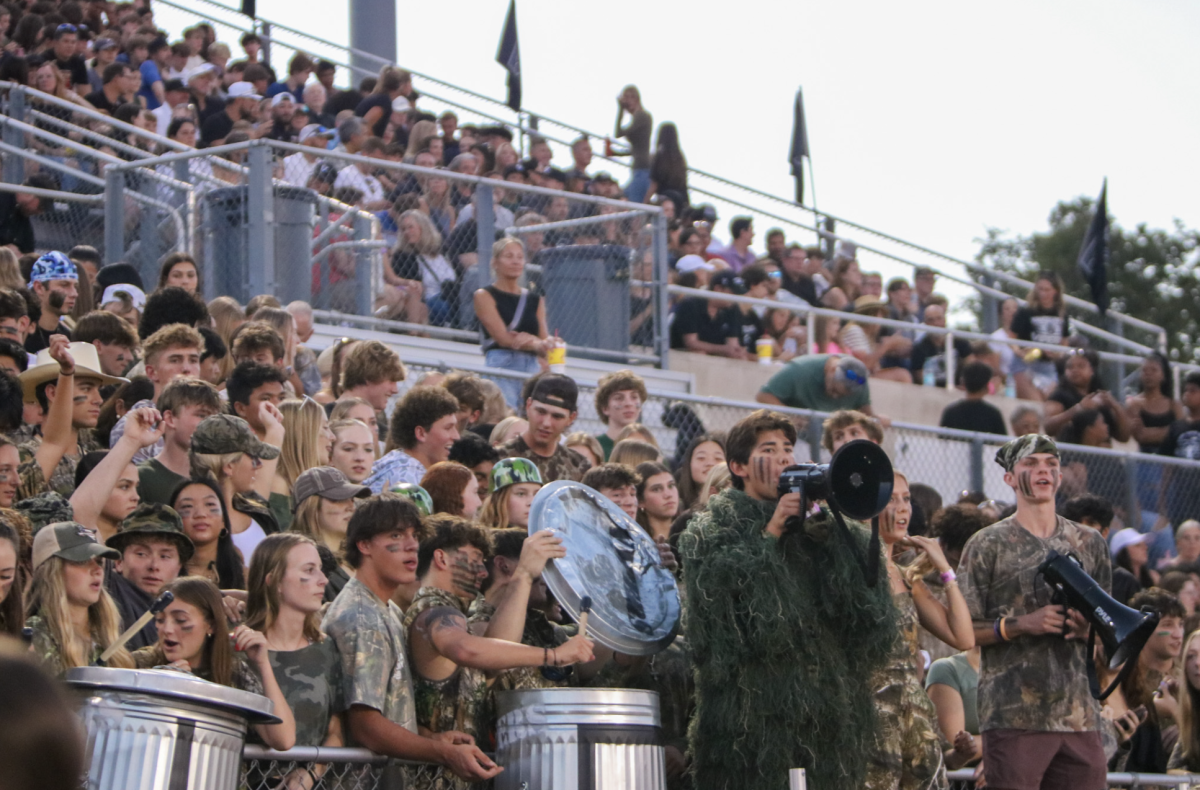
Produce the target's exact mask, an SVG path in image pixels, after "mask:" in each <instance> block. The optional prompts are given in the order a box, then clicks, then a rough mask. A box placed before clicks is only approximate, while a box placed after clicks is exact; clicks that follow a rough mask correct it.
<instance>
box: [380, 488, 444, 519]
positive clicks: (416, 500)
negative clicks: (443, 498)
mask: <svg viewBox="0 0 1200 790" xmlns="http://www.w3.org/2000/svg"><path fill="white" fill-rule="evenodd" d="M388 491H390V492H391V493H393V494H399V495H400V496H402V497H407V498H408V499H409V500H411V501H412V503H413V504H414V505H416V506H417V510H419V511H420V512H421V515H422V516H430V515H433V497H431V496H429V492H428V491H426V490H425V489H424V488H421V486H419V485H417V484H416V483H399V484H397V485H394V486H392V487H391V488H389V489H388Z"/></svg>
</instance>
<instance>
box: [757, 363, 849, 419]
mask: <svg viewBox="0 0 1200 790" xmlns="http://www.w3.org/2000/svg"><path fill="white" fill-rule="evenodd" d="M831 356H838V355H837V354H808V355H806V356H803V357H796V358H795V359H793V360H792V361H791V362H789V363H787V364H786V365H784V366H783V370H781V371H779V372H778V373H776V374H775V375H774V376H772V377H771V380H770V381H768V382H767V383H766V385H765V386H763V388H762V391H763V392H765V393H767V394H768V395H774V396H775V397H776V398H778V399H779V401H780V403H782V404H783V405H784V406H791V407H792V408H795V409H813V410H815V411H837V410H839V409H861V408H862V407H863V406H868V405H870V403H871V392H870V388H869V387H862V388H861V389H859V390H858V392H854V393H851V394H850V395H847V396H845V397H842V398H835V397H833V396H832V395H830V394H829V393H828V392H827V391H826V390H825V361H826V360H828V359H829V358H830V357H831Z"/></svg>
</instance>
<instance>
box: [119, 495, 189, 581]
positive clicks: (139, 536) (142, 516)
mask: <svg viewBox="0 0 1200 790" xmlns="http://www.w3.org/2000/svg"><path fill="white" fill-rule="evenodd" d="M151 539H153V540H163V541H170V542H171V543H174V544H175V547H176V548H178V549H179V560H180V562H182V563H183V564H184V565H187V562H188V560H190V559H191V558H192V555H193V554H195V553H196V546H195V544H193V543H192V539H191V538H189V537H188V536H187V534H186V533H184V531H183V519H181V518H180V517H179V514H178V513H176V512H175V509H174V508H172V507H169V506H167V505H163V504H160V503H158V502H142V503H141V504H140V505H138V506H137V507H136V508H134V511H133V512H132V513H130V514H129V515H128V516H126V517H125V520H124V521H122V522H121V526H120V527H119V528H118V532H117V534H116V535H113V536H112V537H111V538H109V539H108V540H106V541H105V543H106V544H107V545H108V547H109V548H111V549H116V550H117V551H119V552H121V553H122V554H123V553H124V552H125V549H126V548H127V547H128V546H129V544H131V543H137V542H139V540H143V541H144V540H151Z"/></svg>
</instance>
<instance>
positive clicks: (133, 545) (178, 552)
mask: <svg viewBox="0 0 1200 790" xmlns="http://www.w3.org/2000/svg"><path fill="white" fill-rule="evenodd" d="M105 544H106V545H107V546H108V547H109V548H110V549H116V550H117V551H119V552H121V559H119V560H117V561H116V563H115V564H114V566H113V569H112V571H111V572H109V573H108V575H107V578H106V579H105V587H106V589H107V590H108V592H109V595H111V596H112V598H113V602H114V603H115V604H116V605H117V610H118V611H119V612H120V613H121V628H122V629H125V628H128V627H130V626H131V625H133V623H134V622H135V621H136V620H137V619H138V618H139V617H141V616H142V614H143V613H145V612H146V611H148V610H149V609H150V605H151V604H153V603H154V600H155V599H156V598H158V596H159V595H160V594H161V593H162V591H163V588H164V587H166V586H167V585H168V584H170V583H172V582H173V581H175V579H176V578H177V577H178V576H179V572H180V571H181V570H183V568H185V567H187V564H188V561H189V560H190V559H191V558H192V554H194V553H195V551H196V548H195V546H193V545H192V541H191V539H189V538H188V536H187V535H185V534H184V532H183V522H182V521H181V520H180V519H179V514H178V513H176V512H175V511H174V510H172V509H171V508H169V507H167V506H166V505H164V504H150V503H146V502H143V503H142V504H140V505H138V506H137V509H136V510H134V511H133V512H132V513H130V514H129V515H128V516H127V517H126V518H125V520H124V521H122V522H121V524H120V526H119V527H118V532H117V534H115V535H113V536H112V537H110V538H109V539H108V540H107V541H105ZM157 641H158V629H157V628H156V627H155V624H154V622H153V621H151V622H149V623H147V624H146V625H145V627H143V628H142V630H141V631H138V632H137V633H136V634H134V637H133V639H131V640H130V642H129V644H128V649H130V650H137V649H138V648H142V647H149V646H151V645H153V644H154V643H155V642H157Z"/></svg>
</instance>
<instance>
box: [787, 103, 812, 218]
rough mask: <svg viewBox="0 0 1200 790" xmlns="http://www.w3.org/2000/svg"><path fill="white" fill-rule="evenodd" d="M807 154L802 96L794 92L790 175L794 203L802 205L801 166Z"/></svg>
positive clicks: (802, 181)
mask: <svg viewBox="0 0 1200 790" xmlns="http://www.w3.org/2000/svg"><path fill="white" fill-rule="evenodd" d="M806 156H809V153H808V128H807V127H806V126H805V125H804V95H803V93H802V92H801V91H800V90H797V91H796V110H795V115H794V117H793V119H792V153H791V156H790V157H789V159H790V160H791V163H792V175H793V176H795V177H796V202H797V203H799V204H801V205H804V169H803V167H802V166H801V165H802V163H803V160H804V157H806Z"/></svg>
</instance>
